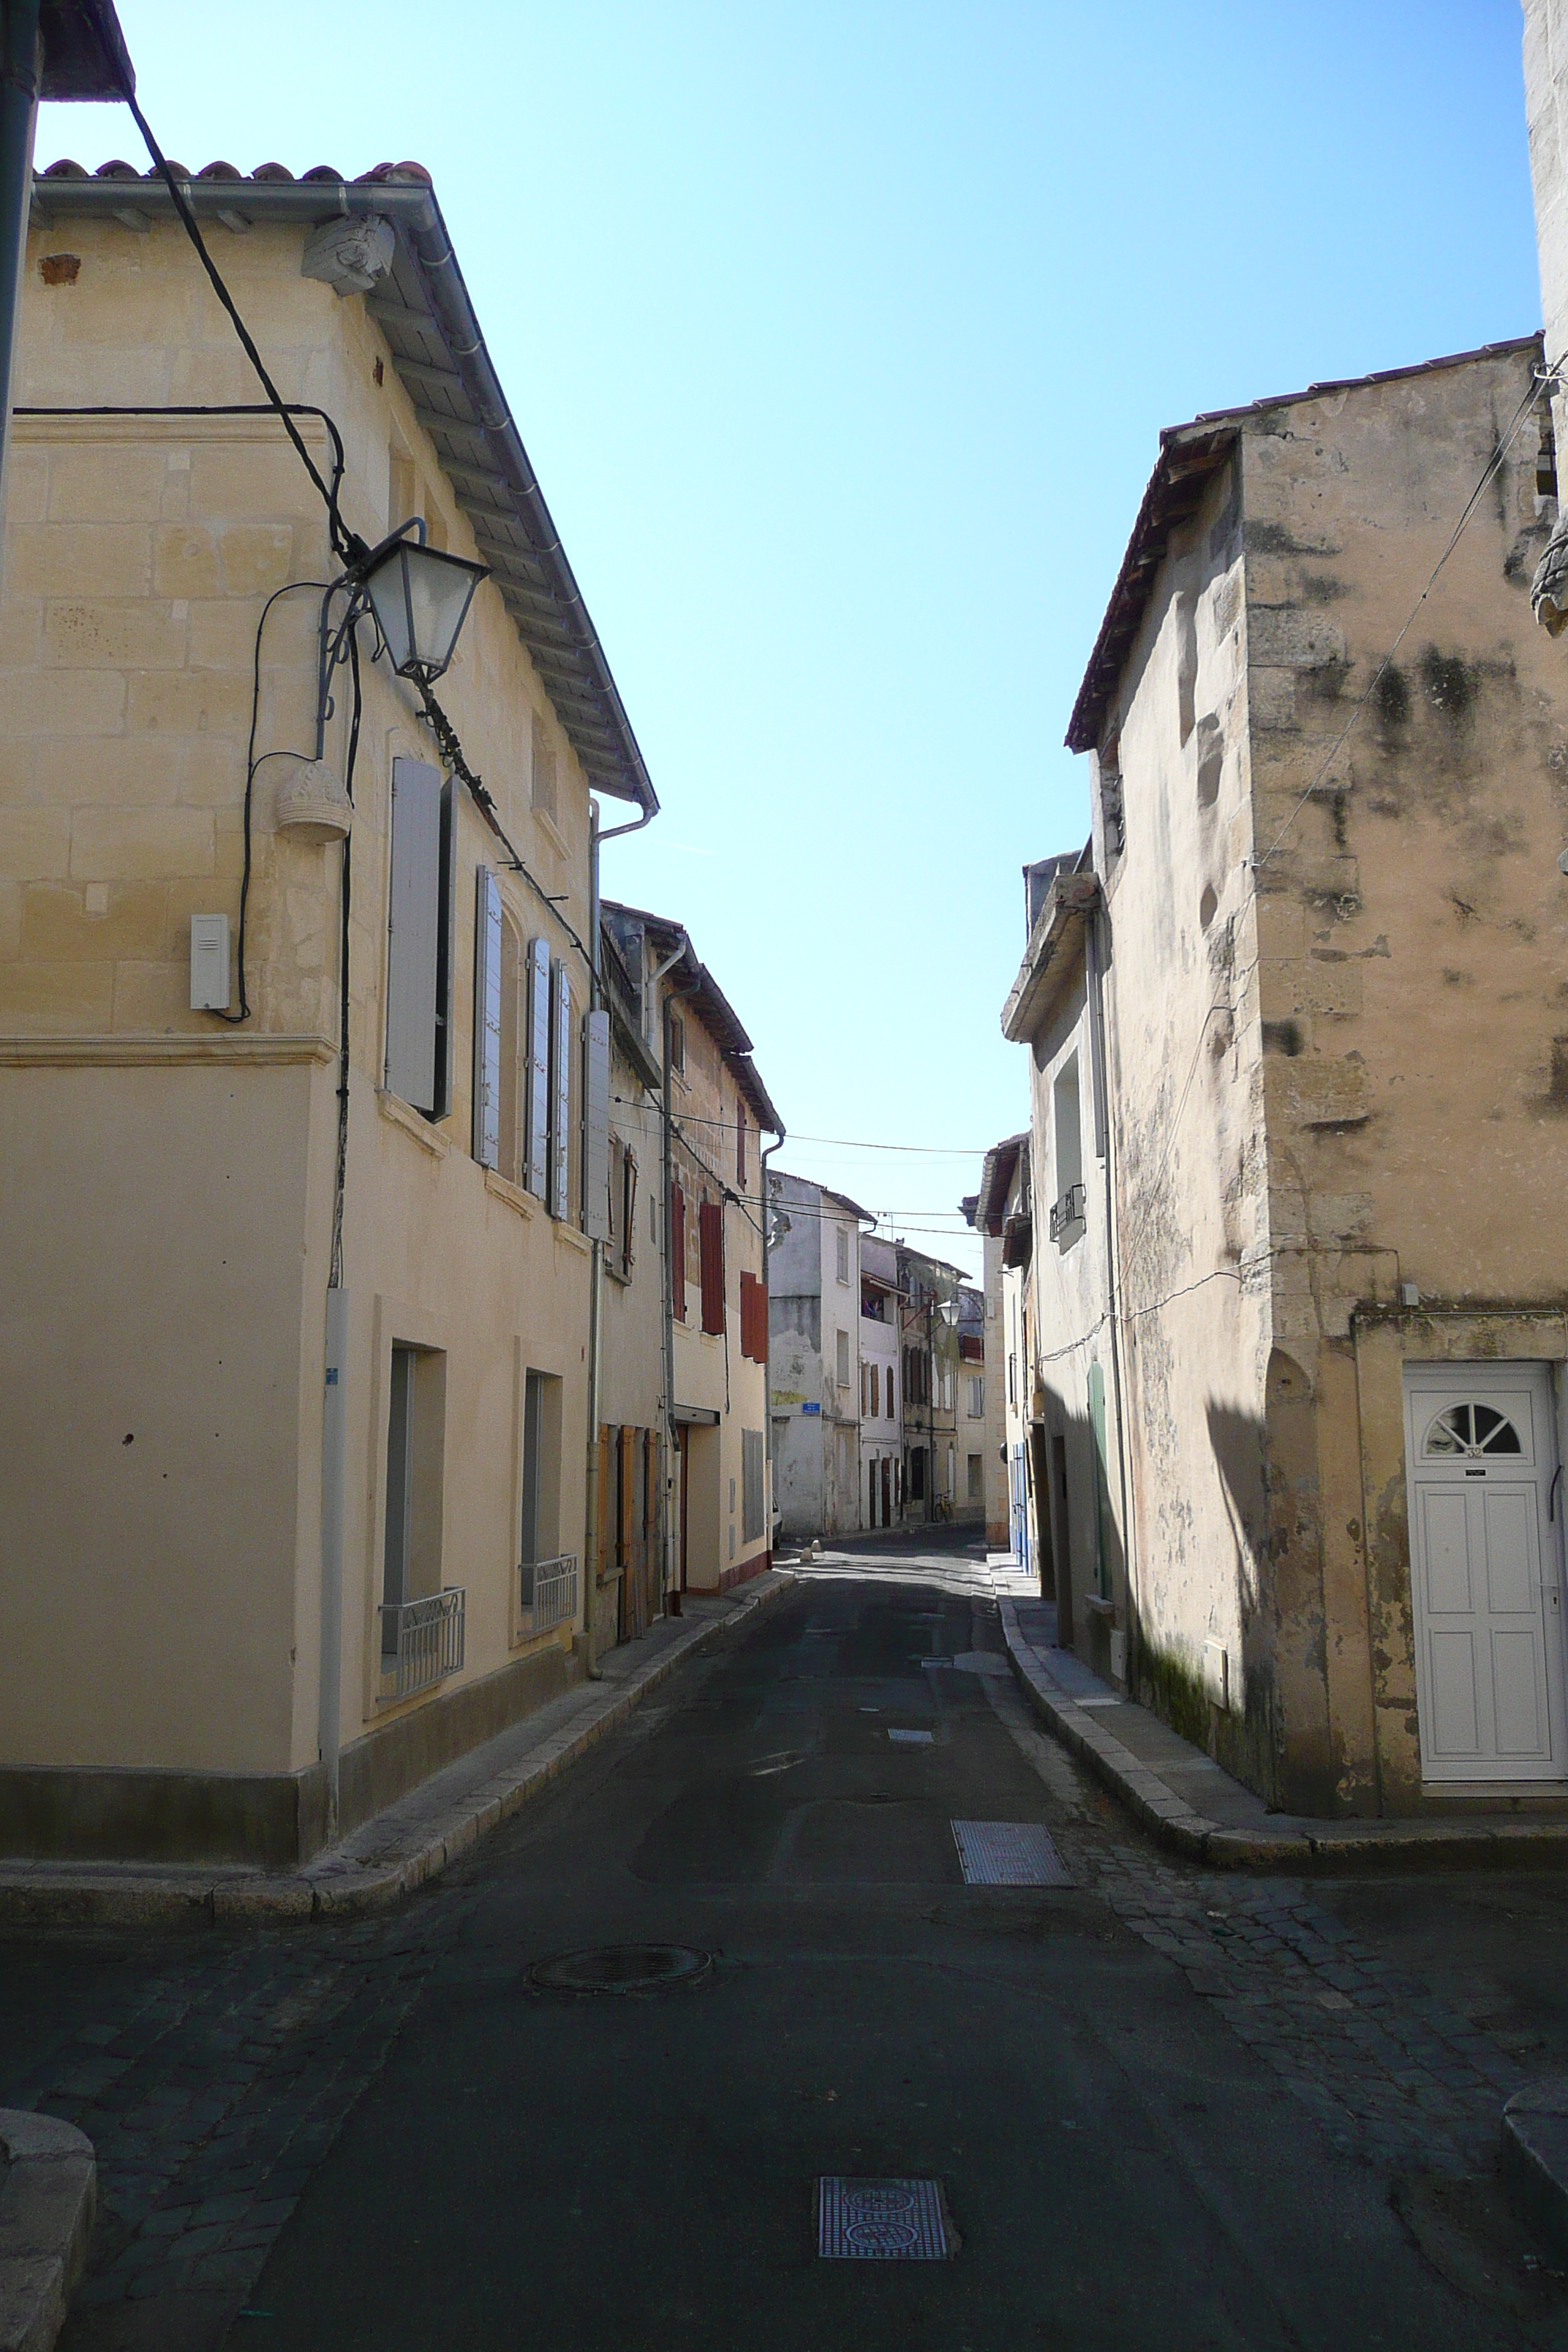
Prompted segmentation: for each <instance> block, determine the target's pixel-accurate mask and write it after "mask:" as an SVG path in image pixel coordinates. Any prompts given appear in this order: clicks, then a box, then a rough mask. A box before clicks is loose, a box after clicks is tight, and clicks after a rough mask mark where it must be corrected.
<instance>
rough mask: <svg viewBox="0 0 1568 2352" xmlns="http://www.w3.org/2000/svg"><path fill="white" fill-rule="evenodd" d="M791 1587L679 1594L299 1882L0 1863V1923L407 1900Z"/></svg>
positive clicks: (380, 1905) (153, 1921) (265, 1912)
mask: <svg viewBox="0 0 1568 2352" xmlns="http://www.w3.org/2000/svg"><path fill="white" fill-rule="evenodd" d="M794 1582H795V1579H794V1577H793V1576H791V1575H790V1574H789V1573H788V1572H787V1571H781V1570H777V1569H773V1570H769V1571H768V1572H767V1573H766V1574H765V1575H763V1576H759V1577H757V1578H756V1579H755V1580H753V1581H752V1582H751V1583H749V1584H746V1585H744V1586H742V1588H741V1590H740V1591H739V1592H738V1593H736V1594H735V1595H733V1596H731V1595H729V1594H726V1595H724V1596H722V1597H720V1596H717V1595H711V1596H710V1595H709V1594H706V1593H696V1592H688V1593H685V1594H684V1595H683V1596H682V1609H683V1614H682V1615H680V1616H679V1617H661V1618H660V1619H659V1620H658V1622H657V1623H655V1624H654V1625H652V1626H650V1628H649V1629H648V1631H647V1633H645V1634H643V1635H641V1636H640V1637H639V1638H638V1639H637V1641H633V1642H623V1643H621V1644H620V1645H619V1647H618V1648H616V1649H614V1650H611V1651H610V1652H609V1653H608V1654H606V1655H605V1657H604V1658H603V1659H602V1660H601V1662H600V1668H599V1678H598V1679H597V1680H596V1681H594V1682H586V1683H580V1684H578V1685H576V1687H575V1688H574V1689H573V1690H570V1691H568V1692H566V1693H565V1695H564V1696H563V1697H561V1698H558V1699H555V1700H553V1701H552V1703H551V1704H550V1705H549V1706H543V1707H541V1708H539V1709H538V1711H537V1712H536V1713H535V1714H533V1715H530V1716H525V1717H523V1719H522V1720H521V1722H520V1723H515V1724H513V1725H512V1726H511V1727H510V1729H508V1730H506V1731H503V1732H501V1733H500V1734H499V1736H498V1737H497V1738H494V1739H491V1740H487V1741H486V1743H485V1745H484V1746H483V1747H482V1748H474V1749H473V1750H472V1751H471V1752H470V1753H469V1754H468V1755H467V1756H463V1757H459V1758H458V1761H457V1762H456V1763H455V1764H448V1765H447V1768H446V1769H445V1770H444V1771H441V1772H437V1773H434V1774H432V1776H431V1778H430V1779H429V1780H426V1781H423V1782H421V1784H420V1786H419V1787H418V1788H417V1789H413V1790H410V1791H409V1793H408V1795H407V1796H405V1797H403V1798H401V1799H400V1800H399V1801H398V1802H397V1803H396V1804H395V1805H391V1806H389V1807H388V1808H387V1810H386V1811H385V1812H384V1813H378V1814H377V1815H376V1816H375V1818H374V1820H373V1821H368V1822H361V1824H360V1826H359V1827H358V1828H357V1829H355V1830H351V1832H349V1834H348V1836H347V1837H345V1838H344V1839H342V1842H341V1843H339V1844H337V1845H335V1846H330V1847H328V1849H327V1850H326V1852H325V1853H320V1854H318V1855H317V1856H316V1858H315V1860H314V1861H313V1862H310V1863H307V1864H306V1865H305V1867H304V1868H303V1869H302V1870H300V1871H298V1872H290V1873H287V1874H280V1873H272V1872H267V1871H263V1870H259V1869H255V1868H246V1867H244V1866H241V1865H226V1864H208V1865H205V1866H204V1867H201V1868H195V1869H186V1870H163V1869H156V1868H153V1867H151V1866H146V1865H142V1864H137V1863H109V1862H81V1863H76V1862H0V1925H5V1926H10V1925H16V1926H28V1927H58V1926H86V1925H93V1926H97V1925H101V1924H106V1923H112V1924H114V1925H117V1926H126V1927H177V1926H184V1927H197V1926H201V1925H202V1924H204V1923H212V1922H217V1923H220V1924H222V1923H227V1922H231V1921H237V1922H251V1921H254V1922H258V1923H260V1922H263V1921H265V1922H269V1923H277V1922H280V1921H283V1920H295V1919H309V1918H311V1917H313V1916H320V1915H324V1914H330V1915H331V1916H333V1917H336V1918H344V1917H353V1916H358V1915H361V1914H363V1913H365V1912H371V1911H379V1910H382V1909H384V1908H385V1906H387V1905H389V1904H392V1903H395V1902H396V1901H397V1900H398V1899H399V1898H400V1897H401V1896H402V1895H409V1894H412V1892H413V1891H414V1889H415V1888H416V1886H422V1885H424V1883H425V1881H426V1879H429V1878H435V1877H437V1876H438V1875H439V1874H440V1873H441V1872H442V1871H443V1870H445V1869H446V1868H447V1865H448V1864H451V1863H453V1862H455V1861H456V1860H457V1859H458V1855H459V1854H462V1853H467V1852H468V1848H469V1847H470V1846H471V1845H473V1844H475V1843H477V1841H478V1840H479V1838H481V1837H483V1836H485V1835H486V1834H487V1832H489V1831H490V1830H493V1829H495V1828H497V1827H498V1826H499V1825H500V1822H504V1821H507V1820H509V1819H510V1816H511V1815H512V1814H513V1813H515V1812H516V1811H517V1810H518V1808H519V1806H521V1805H523V1804H526V1803H527V1801H528V1800H529V1798H530V1797H533V1796H537V1795H538V1794H539V1792H540V1790H542V1789H544V1788H545V1787H547V1786H548V1785H549V1783H550V1782H551V1781H552V1780H554V1778H555V1776H556V1774H557V1773H558V1772H560V1771H562V1770H563V1769H564V1767H565V1766H566V1765H568V1764H570V1763H572V1762H573V1761H574V1759H576V1758H577V1757H579V1756H581V1755H582V1754H583V1752H584V1749H585V1748H591V1747H592V1746H593V1744H594V1742H595V1740H596V1739H600V1738H603V1737H604V1736H605V1733H606V1732H609V1731H613V1730H615V1729H616V1727H618V1726H619V1725H620V1724H622V1723H624V1722H625V1721H626V1717H627V1716H628V1715H630V1713H631V1711H632V1709H633V1708H634V1707H635V1706H637V1704H638V1703H639V1701H640V1700H642V1699H643V1698H645V1697H646V1696H647V1694H648V1692H649V1691H650V1690H652V1689H653V1688H654V1687H655V1686H656V1685H658V1684H659V1683H661V1682H663V1681H664V1679H665V1678H666V1676H667V1675H670V1674H673V1673H674V1671H675V1669H676V1667H677V1666H679V1665H682V1664H685V1662H686V1661H687V1660H688V1659H689V1658H691V1657H694V1656H696V1654H698V1653H699V1652H700V1651H701V1650H706V1649H710V1648H711V1647H712V1645H713V1644H714V1643H716V1642H719V1641H722V1640H723V1639H724V1638H725V1637H726V1636H727V1635H729V1634H730V1633H734V1632H735V1631H737V1630H738V1628H739V1627H741V1626H742V1625H743V1624H745V1623H746V1622H748V1621H749V1620H750V1618H751V1617H752V1615H753V1614H754V1612H756V1611H757V1610H759V1609H763V1608H766V1607H767V1606H768V1604H769V1603H770V1602H771V1601H776V1600H777V1599H778V1598H779V1597H780V1595H781V1594H783V1593H784V1592H787V1591H789V1589H790V1587H791V1586H792V1585H793V1583H794Z"/></svg>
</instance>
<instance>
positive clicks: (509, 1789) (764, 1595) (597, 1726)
mask: <svg viewBox="0 0 1568 2352" xmlns="http://www.w3.org/2000/svg"><path fill="white" fill-rule="evenodd" d="M794 1583H795V1578H794V1576H793V1575H791V1574H790V1573H789V1571H788V1570H778V1569H774V1570H773V1571H772V1572H771V1573H770V1574H769V1575H768V1576H767V1577H766V1578H765V1579H763V1578H759V1579H758V1580H757V1586H756V1589H755V1590H753V1591H752V1592H750V1593H749V1594H747V1595H746V1596H745V1597H744V1598H743V1599H741V1600H739V1601H735V1602H734V1603H733V1604H732V1605H731V1608H730V1609H729V1611H728V1612H727V1613H726V1614H725V1615H723V1616H722V1617H713V1618H710V1619H708V1620H707V1621H706V1622H699V1623H696V1624H693V1625H692V1626H691V1628H690V1630H689V1633H684V1634H681V1635H678V1636H677V1638H676V1639H675V1640H674V1641H673V1642H671V1643H669V1645H668V1648H666V1649H665V1650H663V1651H662V1652H661V1653H660V1654H659V1655H658V1657H656V1658H654V1659H652V1660H651V1661H649V1663H648V1664H647V1665H646V1666H645V1667H643V1668H642V1669H641V1670H640V1671H639V1670H638V1669H637V1668H636V1667H634V1668H633V1669H632V1670H631V1671H630V1672H629V1673H628V1674H627V1675H626V1679H625V1681H624V1682H622V1681H621V1680H620V1679H619V1677H617V1676H616V1675H605V1676H604V1678H603V1680H602V1681H599V1682H594V1683H584V1684H579V1685H577V1688H578V1690H579V1691H580V1692H581V1693H583V1694H584V1705H583V1706H582V1707H581V1709H580V1710H579V1712H578V1713H577V1715H576V1716H575V1717H573V1718H572V1719H571V1720H569V1721H568V1722H567V1723H566V1724H565V1725H564V1726H563V1727H562V1728H561V1729H559V1730H557V1731H554V1732H552V1734H551V1735H550V1736H549V1737H548V1738H545V1739H543V1740H542V1742H541V1743H540V1744H539V1745H538V1747H537V1748H533V1749H531V1750H530V1751H529V1752H528V1754H527V1755H526V1756H525V1757H524V1758H523V1759H521V1761H520V1762H519V1763H517V1764H516V1765H513V1766H509V1767H505V1768H503V1769H502V1770H501V1771H500V1772H499V1773H498V1774H497V1775H496V1777H495V1778H494V1779H493V1780H489V1781H486V1782H484V1783H483V1784H482V1785H481V1786H480V1787H479V1788H477V1789H473V1790H469V1791H468V1793H467V1794H465V1795H463V1796H461V1797H459V1798H458V1800H457V1801H455V1803H453V1804H452V1805H451V1807H450V1808H449V1809H448V1810H447V1811H446V1812H445V1813H444V1814H440V1813H436V1812H434V1811H432V1812H431V1813H430V1815H429V1817H428V1818H427V1819H425V1820H422V1821H420V1822H417V1823H416V1824H413V1825H411V1826H410V1828H408V1829H405V1831H404V1832H403V1834H402V1841H401V1842H400V1840H399V1835H398V1826H397V1823H396V1820H395V1816H396V1813H397V1811H398V1807H396V1806H394V1807H391V1808H389V1810H388V1811H387V1813H385V1814H383V1815H381V1816H379V1817H378V1818H379V1819H380V1820H381V1821H382V1822H385V1823H386V1824H387V1831H388V1835H387V1840H386V1846H385V1847H384V1850H383V1854H378V1855H376V1856H375V1857H374V1859H373V1860H371V1861H370V1862H368V1863H365V1864H359V1863H356V1862H355V1861H354V1860H353V1857H352V1856H350V1855H347V1854H345V1853H344V1852H343V1850H342V1847H341V1846H340V1847H334V1848H330V1849H329V1850H328V1851H327V1852H326V1853H323V1854H321V1855H320V1856H318V1857H317V1859H316V1860H315V1861H314V1862H311V1863H308V1864H306V1865H305V1867H304V1869H303V1870H300V1871H297V1872H292V1873H290V1874H287V1875H273V1874H268V1873H266V1872H263V1871H260V1870H249V1871H247V1870H244V1869H227V1870H216V1871H215V1870H207V1871H200V1870H185V1871H156V1870H148V1869H142V1868H139V1867H138V1866H137V1865H135V1864H100V1865H98V1866H97V1867H88V1868H85V1869H83V1868H78V1867H75V1866H73V1865H71V1864H0V1925H5V1926H12V1925H15V1926H21V1927H81V1926H103V1925H113V1926H117V1927H206V1926H213V1925H221V1926H224V1927H246V1926H262V1925H266V1926H286V1925H288V1924H289V1923H290V1922H298V1921H300V1920H305V1919H310V1918H314V1917H318V1916H330V1917H332V1918H336V1919H345V1918H356V1917H363V1916H365V1915H367V1914H369V1913H371V1912H375V1911H384V1910H386V1909H388V1908H389V1907H390V1906H392V1905H393V1904H395V1903H398V1902H401V1901H402V1899H403V1897H404V1896H405V1895H412V1894H413V1893H414V1892H415V1890H416V1888H418V1887H420V1886H423V1885H426V1883H427V1881H429V1880H430V1879H432V1878H437V1877H439V1876H440V1874H441V1873H442V1872H443V1871H445V1870H447V1868H449V1867H450V1865H451V1864H453V1863H455V1862H457V1861H458V1859H459V1858H460V1857H461V1856H462V1855H463V1854H465V1853H468V1852H469V1850H470V1849H471V1848H472V1847H473V1846H474V1845H476V1844H477V1843H478V1842H479V1839H480V1838H481V1837H485V1836H487V1835H488V1834H489V1832H490V1831H491V1830H494V1829H498V1828H499V1827H500V1824H501V1822H505V1821H510V1818H511V1816H512V1815H513V1813H515V1812H517V1811H519V1809H520V1808H521V1806H523V1805H525V1804H526V1803H527V1802H528V1801H529V1799H530V1798H531V1797H536V1796H538V1795H539V1794H541V1792H542V1790H545V1789H547V1788H548V1787H549V1785H550V1783H551V1782H552V1780H556V1779H557V1778H558V1777H559V1776H560V1774H561V1773H562V1772H563V1770H564V1769H565V1768H566V1767H567V1765H568V1764H571V1763H574V1762H575V1760H576V1759H577V1758H578V1757H580V1756H582V1755H583V1754H584V1753H585V1751H586V1750H587V1749H588V1748H591V1747H593V1746H594V1744H595V1741H597V1740H599V1739H602V1738H605V1735H606V1734H607V1733H609V1732H611V1731H615V1730H617V1729H618V1728H619V1727H620V1726H621V1725H622V1724H623V1723H624V1722H625V1721H626V1717H628V1716H629V1715H630V1714H631V1713H632V1711H633V1709H634V1708H636V1707H637V1706H639V1705H640V1704H641V1702H642V1701H643V1700H644V1699H645V1698H646V1697H647V1695H648V1693H649V1692H650V1691H651V1690H655V1689H657V1688H658V1685H659V1684H660V1683H662V1682H664V1681H665V1680H667V1678H668V1676H669V1675H672V1674H673V1673H674V1671H675V1669H676V1668H677V1666H680V1665H684V1664H686V1663H687V1661H688V1660H689V1659H691V1658H694V1657H696V1656H697V1655H698V1654H700V1652H702V1651H704V1650H708V1649H710V1648H712V1647H714V1646H715V1645H716V1644H717V1643H720V1642H722V1641H725V1640H727V1639H728V1638H729V1637H730V1635H731V1634H732V1633H737V1632H738V1631H739V1630H740V1628H741V1627H742V1626H743V1625H746V1624H748V1623H749V1622H750V1621H751V1619H752V1617H753V1616H754V1615H755V1614H756V1612H758V1611H759V1610H761V1609H765V1608H767V1607H769V1606H770V1605H771V1604H772V1603H773V1601H778V1600H781V1599H782V1598H783V1596H784V1594H785V1593H786V1592H787V1591H790V1589H791V1588H792V1586H793V1585H794ZM693 1597H694V1598H698V1597H700V1596H693ZM611 1656H612V1657H613V1656H614V1653H613V1652H612V1653H611ZM526 1721H527V1718H526V1717H524V1718H523V1719H522V1722H523V1724H526ZM512 1728H513V1729H521V1728H522V1725H519V1726H515V1727H512ZM508 1736H509V1735H508V1734H507V1733H502V1734H501V1735H500V1737H501V1738H507V1737H508ZM479 1753H480V1751H479V1750H478V1749H475V1750H472V1751H470V1754H469V1755H468V1757H466V1758H462V1757H460V1758H458V1759H457V1767H456V1768H454V1767H447V1769H460V1768H461V1767H462V1766H464V1765H465V1764H468V1765H471V1764H472V1762H473V1761H474V1759H475V1757H477V1756H478V1755H479ZM437 1777H438V1776H437ZM424 1785H425V1790H426V1791H428V1790H429V1786H430V1784H429V1783H428V1782H426V1784H424ZM420 1795H421V1790H418V1789H416V1790H410V1791H409V1794H408V1798H406V1799H404V1800H402V1801H401V1802H403V1803H405V1804H406V1803H408V1802H409V1801H411V1800H413V1801H417V1800H418V1799H419V1797H420ZM372 1830H374V1822H362V1823H361V1825H360V1828H359V1830H358V1831H356V1832H353V1835H354V1836H356V1837H361V1838H363V1836H364V1835H365V1833H366V1832H370V1831H372ZM0 2352H9V2347H8V2345H7V2343H6V2340H5V2337H4V2336H0Z"/></svg>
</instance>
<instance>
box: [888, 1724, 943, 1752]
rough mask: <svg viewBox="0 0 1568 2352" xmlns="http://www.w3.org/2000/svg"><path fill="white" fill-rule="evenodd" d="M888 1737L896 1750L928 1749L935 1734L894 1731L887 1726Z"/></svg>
mask: <svg viewBox="0 0 1568 2352" xmlns="http://www.w3.org/2000/svg"><path fill="white" fill-rule="evenodd" d="M888 1737H889V1739H890V1740H891V1741H892V1742H893V1744H894V1746H895V1747H898V1748H929V1747H930V1746H931V1742H932V1740H933V1739H934V1738H936V1734H935V1732H934V1731H895V1730H894V1729H892V1727H890V1726H889V1731H888Z"/></svg>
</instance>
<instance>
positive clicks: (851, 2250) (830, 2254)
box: [816, 2173, 952, 2263]
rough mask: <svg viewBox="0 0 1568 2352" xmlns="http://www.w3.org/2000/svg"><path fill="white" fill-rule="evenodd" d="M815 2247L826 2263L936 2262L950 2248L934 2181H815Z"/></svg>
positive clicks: (938, 2184) (826, 2176) (937, 2184)
mask: <svg viewBox="0 0 1568 2352" xmlns="http://www.w3.org/2000/svg"><path fill="white" fill-rule="evenodd" d="M816 2251H817V2252H818V2253H819V2254H820V2255H821V2256H822V2257H823V2258H824V2259H825V2260H826V2261H827V2262H872V2263H940V2262H945V2261H946V2259H947V2257H948V2255H949V2254H950V2253H951V2252H952V2240H951V2235H950V2232H949V2230H948V2226H947V2216H946V2213H945V2212H944V2211H943V2210H942V2183H941V2182H940V2181H938V2180H854V2179H844V2178H842V2177H841V2176H839V2175H837V2174H831V2173H825V2174H824V2175H823V2177H822V2179H820V2180H819V2181H818V2182H817V2184H816Z"/></svg>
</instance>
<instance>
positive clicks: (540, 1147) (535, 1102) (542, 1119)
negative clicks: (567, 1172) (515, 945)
mask: <svg viewBox="0 0 1568 2352" xmlns="http://www.w3.org/2000/svg"><path fill="white" fill-rule="evenodd" d="M526 1132H527V1139H528V1149H527V1154H526V1161H525V1173H524V1176H523V1181H524V1183H525V1184H526V1185H527V1187H528V1189H529V1191H530V1192H531V1193H533V1194H534V1195H535V1197H536V1198H537V1199H539V1200H541V1201H542V1200H543V1198H544V1195H545V1192H546V1190H547V1187H548V1182H549V1160H550V942H549V940H530V941H529V943H528V1110H527V1114H526Z"/></svg>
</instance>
